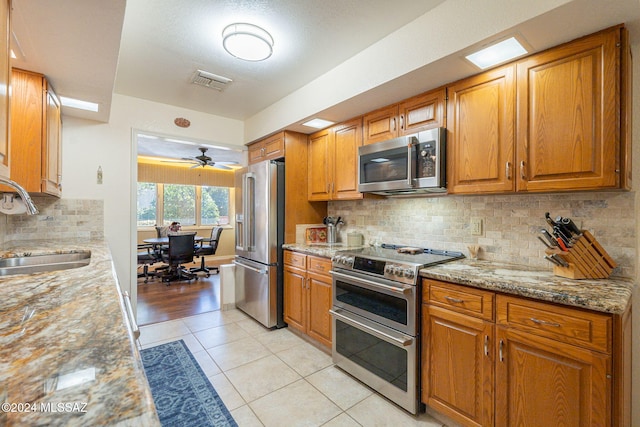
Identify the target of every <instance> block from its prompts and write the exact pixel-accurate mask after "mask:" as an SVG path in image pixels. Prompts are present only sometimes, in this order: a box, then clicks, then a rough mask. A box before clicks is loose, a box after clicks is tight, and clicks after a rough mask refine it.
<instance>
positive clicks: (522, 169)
mask: <svg viewBox="0 0 640 427" xmlns="http://www.w3.org/2000/svg"><path fill="white" fill-rule="evenodd" d="M524 166H525V165H524V160H522V161H521V162H520V178H522V179H527V174H526V173H525V171H524Z"/></svg>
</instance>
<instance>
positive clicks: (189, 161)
mask: <svg viewBox="0 0 640 427" xmlns="http://www.w3.org/2000/svg"><path fill="white" fill-rule="evenodd" d="M161 162H163V163H196V162H194V161H193V160H161Z"/></svg>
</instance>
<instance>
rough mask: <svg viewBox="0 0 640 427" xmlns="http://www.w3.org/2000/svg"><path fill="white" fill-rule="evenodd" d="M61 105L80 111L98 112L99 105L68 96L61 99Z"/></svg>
mask: <svg viewBox="0 0 640 427" xmlns="http://www.w3.org/2000/svg"><path fill="white" fill-rule="evenodd" d="M60 103H61V104H62V105H64V106H65V107H71V108H77V109H79V110H86V111H93V112H95V113H97V112H98V104H96V103H95V102H89V101H82V100H81V99H75V98H68V97H66V96H61V97H60Z"/></svg>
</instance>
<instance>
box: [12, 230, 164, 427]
mask: <svg viewBox="0 0 640 427" xmlns="http://www.w3.org/2000/svg"><path fill="white" fill-rule="evenodd" d="M77 250H90V251H91V262H90V263H89V265H87V266H85V267H80V268H76V269H70V270H61V271H57V272H47V273H35V274H29V275H25V274H23V275H14V276H5V277H2V278H1V279H0V282H1V283H0V331H1V332H0V397H1V398H2V399H1V400H2V402H8V403H10V404H14V405H11V406H7V405H4V406H3V408H2V411H0V425H21V426H28V425H38V426H40V425H47V426H86V425H112V426H118V425H145V426H153V425H160V423H159V420H158V416H157V413H156V410H155V406H154V404H153V398H152V396H151V391H150V390H149V385H148V382H147V379H146V376H145V373H144V368H143V366H142V362H141V359H140V354H139V352H138V349H137V347H136V345H135V342H134V340H133V337H132V334H131V328H130V326H129V323H128V320H127V317H126V313H125V311H124V307H123V305H122V303H121V301H122V300H121V298H120V291H119V287H118V284H117V281H116V278H115V273H114V270H113V264H112V260H111V254H110V252H109V249H108V247H107V245H106V243H105V242H103V241H84V240H83V241H77V242H73V241H67V240H65V241H27V242H21V243H20V244H11V243H9V244H5V245H4V248H3V249H2V250H0V257H8V256H19V255H20V254H22V253H25V252H28V253H31V254H32V255H37V254H47V253H56V252H69V251H77ZM43 411H46V412H43Z"/></svg>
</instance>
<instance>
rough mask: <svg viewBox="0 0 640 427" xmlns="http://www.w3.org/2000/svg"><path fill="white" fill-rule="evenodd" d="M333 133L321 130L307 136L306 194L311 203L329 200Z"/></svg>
mask: <svg viewBox="0 0 640 427" xmlns="http://www.w3.org/2000/svg"><path fill="white" fill-rule="evenodd" d="M332 139H333V133H332V132H331V130H330V129H325V130H321V131H320V132H316V133H314V134H312V135H310V136H309V159H308V165H309V168H308V174H309V179H308V183H307V185H308V192H307V198H308V199H309V200H311V201H321V200H329V199H331V184H332V176H333V163H332V159H333V140H332Z"/></svg>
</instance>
